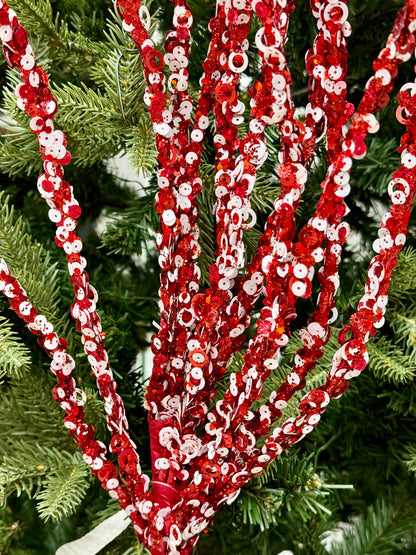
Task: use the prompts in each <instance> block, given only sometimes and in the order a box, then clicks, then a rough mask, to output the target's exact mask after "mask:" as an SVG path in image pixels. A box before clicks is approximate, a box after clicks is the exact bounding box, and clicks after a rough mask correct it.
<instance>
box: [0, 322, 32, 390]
mask: <svg viewBox="0 0 416 555" xmlns="http://www.w3.org/2000/svg"><path fill="white" fill-rule="evenodd" d="M30 365H31V357H30V351H29V350H28V349H27V348H26V347H25V346H24V345H22V342H21V341H19V338H18V335H17V333H16V332H15V331H14V330H13V328H12V325H11V322H10V321H9V320H7V318H4V317H3V316H0V379H1V378H2V377H3V376H5V375H8V376H10V377H14V378H21V377H22V375H23V373H24V372H27V371H28V370H29V368H30Z"/></svg>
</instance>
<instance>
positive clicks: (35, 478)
mask: <svg viewBox="0 0 416 555" xmlns="http://www.w3.org/2000/svg"><path fill="white" fill-rule="evenodd" d="M8 3H9V5H10V6H11V7H12V8H13V9H15V11H16V12H17V13H18V16H19V19H20V20H21V22H22V23H23V24H24V25H25V26H26V27H27V28H28V30H29V33H30V39H31V42H32V44H33V45H34V48H35V51H36V56H37V58H38V60H39V63H40V64H41V65H43V66H44V67H45V68H46V69H47V70H48V72H49V73H50V77H51V86H52V89H53V93H54V95H55V96H56V98H57V100H58V103H59V107H60V109H59V113H58V116H57V120H56V121H57V124H58V125H59V126H60V127H61V128H62V129H63V130H64V131H65V133H66V134H67V137H68V148H69V150H70V151H71V153H72V156H73V162H72V164H71V165H70V166H69V167H68V169H67V174H66V175H67V177H68V180H69V181H70V182H71V184H73V186H74V189H75V191H76V196H77V198H78V199H79V201H80V204H81V206H82V208H83V216H82V218H81V223H80V234H81V236H82V238H83V241H84V244H85V250H86V258H87V260H88V269H89V273H90V276H91V281H92V283H93V284H94V285H95V286H96V288H97V289H98V292H99V295H100V302H99V311H100V315H101V316H102V319H103V324H104V329H105V333H106V340H105V342H106V347H107V348H108V351H109V354H110V359H111V364H112V368H113V370H114V373H115V375H116V377H117V380H118V382H119V392H120V394H121V396H122V397H123V399H124V400H125V402H126V407H127V412H128V418H129V421H130V424H131V429H132V434H133V437H134V439H135V441H136V442H137V444H138V447H139V451H140V455H141V457H142V461H143V466H144V467H145V468H146V466H147V467H149V466H150V464H149V463H150V461H149V452H148V438H147V429H146V426H145V412H144V410H143V409H142V402H143V390H144V385H145V377H144V375H143V368H141V367H140V365H139V363H138V362H137V360H139V359H138V358H137V357H138V355H140V354H141V353H142V352H143V350H144V349H145V348H146V347H147V346H148V341H149V336H150V334H151V333H153V332H154V326H153V324H152V321H153V320H157V296H158V293H157V290H158V278H157V255H156V250H155V248H154V246H153V243H154V237H155V232H156V231H157V227H158V218H157V214H156V212H155V210H154V207H153V196H154V193H155V191H156V185H155V179H154V172H155V168H156V166H157V157H156V151H155V147H154V142H153V129H152V125H151V122H150V119H149V116H148V114H147V109H146V106H145V105H144V103H143V100H142V99H143V93H144V81H143V79H142V74H141V63H140V57H139V55H138V53H137V51H136V49H135V47H134V45H133V42H132V41H131V39H130V38H129V36H128V34H126V33H125V32H124V31H123V30H122V29H121V26H120V21H119V19H118V17H117V15H116V14H115V13H114V9H113V2H112V0H9V2H8ZM190 4H191V7H192V9H193V12H194V19H195V29H194V31H195V33H194V43H193V47H192V48H193V51H192V58H191V64H190V72H191V80H192V82H191V92H192V94H193V95H194V96H195V97H196V96H197V93H198V88H199V87H198V80H199V78H200V76H201V61H202V59H203V56H204V53H205V52H206V47H207V41H208V34H207V23H208V21H209V19H210V17H211V16H212V15H213V13H214V10H215V4H214V2H213V1H212V0H208V1H205V0H204V1H202V0H192V1H191V2H190ZM403 4H404V0H360V1H359V0H351V2H349V5H350V21H351V24H352V27H353V34H352V36H351V37H350V39H349V59H350V62H349V83H348V86H349V90H350V91H351V92H350V100H351V101H352V102H354V104H355V105H356V104H357V103H358V101H359V99H360V98H361V94H362V90H363V87H364V84H365V81H366V79H367V78H368V77H369V76H370V74H371V71H372V69H371V64H372V61H373V59H374V58H375V57H376V55H377V53H378V51H379V49H380V48H381V47H382V45H383V44H384V43H385V40H386V38H387V36H388V34H389V32H390V27H391V23H392V21H393V17H394V14H395V13H396V12H397V10H398V9H399V8H400V7H401V6H402V5H403ZM149 9H150V11H151V13H152V15H154V18H153V25H154V27H155V29H156V27H157V30H158V31H163V30H166V28H167V27H166V26H167V25H168V20H169V14H171V12H172V6H171V4H170V3H169V2H168V0H153V2H152V3H151V4H150V6H149ZM255 28H256V22H255V21H254V23H253V35H254V32H255ZM314 32H315V28H314V23H313V21H312V17H311V16H310V13H309V8H308V1H307V0H298V1H297V8H296V10H295V12H294V15H293V22H292V23H291V27H290V37H289V41H288V45H287V49H288V54H289V62H290V66H291V69H292V72H293V79H294V97H295V100H296V102H297V104H298V106H299V107H302V106H305V104H306V98H307V88H306V80H305V73H304V69H303V60H304V54H305V51H306V50H307V49H308V48H309V47H310V45H311V43H312V40H313V36H314ZM253 35H252V36H253ZM411 66H412V64H408V65H407V66H406V67H403V68H402V69H401V70H400V71H401V77H400V79H399V83H400V85H401V84H403V83H404V82H405V80H406V79H408V80H413V79H414V75H412V71H413V70H412V67H411ZM1 68H2V71H1V76H0V85H1V89H0V90H1V92H0V97H1V99H2V105H3V110H4V112H5V113H6V114H7V117H6V116H3V117H2V118H1V121H0V172H1V174H0V189H1V192H0V257H1V258H4V259H5V260H6V262H7V263H8V264H9V265H10V267H11V269H12V271H13V273H14V275H15V276H16V277H17V278H18V279H19V280H20V281H21V283H22V285H23V286H24V288H25V289H26V291H27V293H28V296H29V298H30V299H31V301H32V302H33V304H34V305H35V306H36V307H37V308H38V309H39V311H40V312H42V313H43V314H45V315H46V316H47V317H48V319H50V321H51V322H53V324H54V326H55V327H56V329H57V330H58V331H59V333H60V334H62V335H63V336H64V337H65V338H66V339H67V340H68V341H69V352H71V354H73V356H74V357H75V358H76V362H77V375H76V379H77V380H78V382H79V383H80V384H82V386H83V387H84V389H86V392H87V396H88V401H87V404H86V413H87V417H88V420H89V421H90V422H92V423H93V424H94V426H95V428H96V429H97V435H98V438H99V439H106V438H107V431H106V427H105V415H104V410H103V406H102V401H101V400H100V399H99V397H98V395H97V393H96V391H95V387H94V380H93V378H92V376H91V374H90V370H89V368H88V365H87V364H86V361H85V357H84V355H82V354H81V353H82V347H81V344H80V340H79V337H78V334H77V333H76V331H75V330H73V329H72V328H73V326H72V323H71V321H70V317H69V316H68V315H69V310H70V306H71V303H72V302H73V301H72V293H71V288H70V284H69V280H68V278H67V275H66V262H65V259H64V258H63V256H62V253H60V252H58V249H57V248H56V245H55V244H54V240H53V234H54V232H53V227H52V225H51V224H50V223H49V222H48V220H47V215H46V213H47V208H46V206H44V203H43V201H42V199H40V198H38V195H37V191H36V178H37V174H38V172H40V171H41V162H40V158H39V152H38V145H37V143H36V138H35V136H34V134H33V133H31V131H30V128H29V121H28V119H27V118H26V116H25V114H23V113H21V112H20V111H19V110H18V109H17V107H16V103H15V101H14V92H13V91H14V88H15V86H16V84H17V82H18V81H17V79H18V76H17V75H16V73H15V72H12V71H10V70H8V69H6V68H5V64H4V63H2V65H1ZM257 70H258V67H257V65H256V62H255V60H254V58H253V59H252V60H251V61H250V65H249V68H248V74H247V79H248V81H250V82H252V80H253V76H254V75H255V74H256V71H257ZM400 85H398V87H397V88H396V93H397V91H398V89H399V87H400ZM392 98H393V101H392V103H391V105H389V106H388V107H386V108H385V109H384V110H383V112H382V113H381V115H380V121H381V122H382V126H381V131H380V133H379V134H378V135H377V136H376V137H374V138H372V139H370V140H369V143H368V144H369V147H368V155H367V157H366V158H365V159H364V160H362V161H360V162H359V163H357V164H356V166H355V167H354V170H353V173H352V184H353V193H352V195H351V198H350V199H348V200H347V203H348V206H349V207H350V209H351V213H350V214H349V216H348V221H349V223H350V225H351V227H352V230H353V233H352V238H353V241H351V242H350V243H349V244H348V245H347V246H346V250H345V257H344V261H343V263H342V265H341V268H340V277H341V290H340V293H339V295H338V309H339V314H340V316H339V319H338V321H337V322H336V327H335V328H334V330H333V333H332V336H331V339H330V341H329V343H328V345H327V346H326V348H325V350H324V354H323V356H322V358H321V359H320V361H319V362H318V364H317V366H316V368H315V369H314V370H313V371H312V372H311V374H310V376H309V378H308V384H307V389H311V388H313V387H316V386H317V385H319V384H322V383H323V382H324V381H325V377H326V373H327V371H328V368H329V365H330V363H331V360H332V356H333V353H334V352H335V350H336V346H337V341H336V333H337V329H339V328H340V327H341V326H342V325H344V324H345V323H346V322H347V319H348V317H349V315H350V314H351V313H352V311H353V309H354V307H355V306H356V303H357V300H358V298H359V296H360V294H361V292H362V288H363V283H364V279H365V271H366V264H367V262H368V260H369V259H370V258H371V252H372V251H371V245H372V242H373V240H374V239H375V236H376V228H377V226H378V223H379V219H380V213H381V212H382V211H383V209H384V207H385V206H386V205H387V194H386V187H387V183H388V182H389V179H390V176H391V173H392V172H393V171H394V169H395V168H396V167H397V164H398V161H399V156H398V154H397V152H396V150H397V147H398V144H399V138H400V134H401V133H402V132H403V130H402V129H400V126H399V125H398V124H397V122H396V121H395V115H394V112H395V108H396V106H397V104H395V100H394V96H392ZM243 100H244V102H245V103H246V106H247V108H248V106H249V97H248V95H247V94H246V95H244V96H243ZM299 114H300V117H301V110H300V111H299ZM209 132H210V133H209V134H211V137H212V134H213V133H214V129H213V126H212V125H211V126H210V129H209ZM267 133H268V140H269V144H270V148H269V159H268V161H267V163H266V164H265V165H264V166H263V168H262V170H261V171H260V172H259V175H258V180H257V183H256V187H255V189H254V192H253V197H252V205H253V208H254V210H255V211H256V212H257V214H258V224H257V226H256V228H255V229H253V230H251V231H250V232H249V233H246V235H245V242H246V251H247V257H248V258H250V256H252V253H253V252H254V250H255V248H256V242H257V238H258V236H259V234H260V230H261V227H262V226H263V224H264V222H265V220H266V217H267V213H268V212H269V211H270V209H271V207H272V205H273V200H274V199H275V197H276V196H277V193H278V190H279V189H278V188H279V185H278V181H277V178H276V172H275V168H276V164H277V152H278V146H279V137H278V136H277V134H276V132H275V130H273V129H269V130H268V131H267ZM323 151H324V144H323V143H321V144H319V145H318V150H317V157H316V160H315V162H314V165H313V168H312V169H311V177H310V181H309V182H308V187H307V190H306V191H305V198H304V201H303V202H302V204H301V207H300V209H299V212H298V220H299V223H302V222H305V221H306V220H307V219H308V218H309V216H310V214H311V211H312V210H313V207H314V206H315V205H316V201H317V198H318V196H319V194H320V190H321V189H320V181H321V179H322V177H323V175H324V172H325V169H326V168H325V161H324V159H323V158H324V157H323V156H322V154H323ZM116 155H117V156H119V155H125V156H126V157H127V158H128V159H129V160H130V162H131V165H132V167H133V168H134V170H135V172H136V175H137V177H136V178H135V179H134V180H133V181H131V182H130V181H123V180H121V179H119V178H117V177H115V176H114V175H112V173H111V171H110V169H109V168H110V165H109V163H108V159H110V158H112V157H113V156H116ZM213 176H214V165H213V152H212V149H210V148H209V146H208V147H207V150H206V152H205V154H204V159H203V163H202V166H201V177H202V179H203V192H202V194H201V195H200V198H199V207H200V211H201V221H200V229H201V244H202V254H201V257H200V266H201V271H202V277H203V279H205V284H206V281H207V276H208V269H209V265H210V263H211V262H212V260H213V253H214V242H215V230H214V224H213V222H214V219H213V215H212V208H213V204H214V202H215V194H214V190H213ZM103 229H104V230H103ZM102 230H103V231H102ZM415 233H416V221H415V217H414V216H412V220H411V225H410V232H409V235H408V245H409V246H408V247H407V248H406V249H404V251H403V253H402V254H401V257H400V260H399V264H398V265H397V267H396V269H395V273H394V279H393V283H392V287H391V296H390V303H389V307H388V311H387V314H386V321H387V324H386V326H385V327H384V328H383V329H382V330H381V333H380V334H379V335H378V336H377V337H376V338H375V339H374V340H373V341H372V342H370V344H369V353H370V364H369V368H368V369H367V370H366V373H365V374H364V375H363V376H361V377H360V378H359V379H358V380H357V381H354V382H353V383H352V384H351V387H350V390H349V391H348V392H347V393H346V395H345V396H344V397H343V398H342V399H341V400H340V401H338V402H335V403H332V404H331V406H330V407H329V409H328V411H327V413H326V415H325V417H324V418H323V419H322V421H321V423H320V425H319V426H318V428H317V429H316V430H315V431H314V432H313V433H312V434H311V435H310V436H309V438H308V439H307V441H305V442H304V444H302V445H301V446H300V447H299V448H298V449H297V450H292V451H290V452H288V453H286V454H285V455H284V456H282V457H281V458H279V459H278V460H277V461H276V462H275V463H274V464H273V465H271V466H270V467H269V468H268V470H267V471H266V472H265V473H264V474H263V475H262V476H260V477H257V478H256V479H255V480H254V481H253V482H252V483H250V484H249V485H248V486H247V487H246V488H245V489H244V491H243V492H242V493H241V495H240V497H239V499H238V500H237V502H236V503H235V504H234V505H232V506H230V507H227V508H226V509H224V511H223V512H222V513H220V514H219V515H218V516H217V517H216V519H215V523H214V527H213V528H212V529H210V530H209V532H208V533H207V534H204V535H203V537H202V538H201V540H200V542H199V544H198V545H197V548H196V552H197V553H198V554H200V555H204V554H208V553H209V554H213V555H232V554H234V553H240V554H241V555H246V554H247V555H275V554H277V553H279V552H280V551H282V550H284V549H288V550H291V551H293V553H295V554H315V553H316V554H318V555H319V554H321V553H327V552H330V553H331V554H332V553H333V554H334V555H338V554H339V555H342V554H346V555H347V554H348V555H356V554H363V555H364V554H367V555H369V554H377V555H379V554H384V553H386V554H392V555H395V554H398V553H400V554H401V553H403V554H409V555H410V554H411V553H415V552H416V537H415V529H416V525H415V523H416V502H415V499H416V497H415V493H416V484H415V474H416V420H415V417H416V383H415V371H416V359H415V357H416V355H415V353H416V349H415V346H416V295H415V293H416V248H415ZM315 298H316V295H315ZM311 306H312V301H303V302H302V304H301V305H300V310H299V315H298V318H297V319H296V320H295V322H294V323H293V341H292V342H291V343H290V345H289V347H288V348H287V349H286V350H285V351H284V353H283V356H282V359H281V364H280V366H279V368H278V369H277V370H276V372H275V373H274V374H273V376H272V377H271V379H270V380H269V382H268V384H267V385H266V387H265V389H264V392H263V396H264V397H265V398H267V397H268V395H269V394H270V392H271V391H273V389H276V388H277V387H279V385H280V384H281V383H282V380H283V379H284V376H285V374H286V372H287V370H288V369H289V368H290V366H291V364H292V363H293V356H294V353H295V351H296V349H297V348H298V347H299V346H300V340H299V336H298V333H297V330H298V329H299V328H300V327H301V326H302V325H304V323H305V322H306V320H307V317H308V315H309V314H310V312H311ZM258 308H260V306H259V307H258ZM0 312H1V316H0V378H1V380H2V382H1V385H0V391H1V397H0V453H1V456H0V457H1V458H0V501H1V503H2V507H3V508H2V509H1V511H0V553H2V554H3V553H4V554H5V555H7V554H13V555H19V554H22V555H23V554H33V553H39V554H43V553H45V554H50V553H54V552H55V550H56V549H57V547H58V546H60V545H62V544H63V543H65V542H68V541H71V540H73V539H76V538H78V537H80V536H82V535H84V534H85V533H87V532H88V531H89V530H90V529H91V528H92V527H93V526H95V525H96V524H97V523H98V522H100V521H102V520H104V519H105V518H107V517H108V516H110V515H111V514H113V513H114V512H116V511H117V510H118V506H117V504H115V503H114V502H112V501H109V500H108V498H107V496H106V493H105V492H103V491H102V490H101V489H100V488H99V487H98V486H97V484H96V483H95V481H94V480H92V479H91V476H90V473H89V471H88V467H87V466H86V464H85V463H84V462H83V460H82V457H81V455H80V454H79V453H78V451H77V450H76V448H75V445H74V444H73V443H72V440H71V438H70V436H69V435H68V434H67V432H66V430H65V429H64V427H63V425H62V416H63V413H62V411H61V409H60V408H59V407H58V406H57V404H56V403H55V401H54V400H53V397H52V389H53V386H54V380H53V378H52V377H51V376H50V375H49V367H48V360H47V357H46V356H44V355H43V354H42V353H41V352H40V350H39V349H38V348H37V345H36V342H35V340H34V338H33V337H32V336H30V334H29V333H28V332H27V331H26V330H25V329H24V327H23V326H22V324H21V323H20V322H18V321H17V320H16V318H15V317H14V315H13V314H12V312H11V311H10V310H8V308H7V306H6V303H5V301H4V300H3V299H0ZM247 335H248V336H250V330H249V332H248V334H247ZM241 364H242V359H241V356H240V355H237V356H236V357H235V359H234V360H233V362H232V364H231V365H230V367H229V368H228V370H227V374H228V373H229V372H231V371H235V370H236V369H238V368H239V367H240V366H241ZM224 391H225V390H224V384H220V387H219V391H218V396H217V399H218V398H220V397H221V395H223V394H224ZM290 410H292V412H293V414H295V411H296V408H295V403H293V405H292V406H291V407H290ZM340 522H343V523H348V526H347V531H346V532H345V533H344V534H343V539H342V542H341V543H339V544H337V543H336V542H332V543H331V546H330V547H328V545H329V543H328V541H327V538H328V532H330V531H331V530H334V529H336V528H337V525H338V524H339V523H340ZM325 546H327V547H325ZM110 552H111V553H116V554H119V555H122V554H124V555H127V554H130V553H143V554H144V553H145V549H144V548H142V547H140V546H137V545H136V540H135V536H134V533H133V531H132V529H131V528H129V529H127V530H126V531H125V532H124V533H123V534H122V535H121V536H120V537H119V538H118V539H117V540H115V541H114V542H113V543H112V544H111V545H110V546H108V548H107V549H106V550H103V552H102V553H103V554H104V553H110Z"/></svg>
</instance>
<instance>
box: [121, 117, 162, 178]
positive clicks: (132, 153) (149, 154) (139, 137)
mask: <svg viewBox="0 0 416 555" xmlns="http://www.w3.org/2000/svg"><path fill="white" fill-rule="evenodd" d="M125 137H126V144H125V146H126V152H127V154H128V155H129V159H130V162H131V164H132V166H133V168H134V169H135V170H136V172H137V173H139V170H142V171H143V173H144V174H152V173H153V172H154V170H155V168H156V166H157V153H156V148H155V145H154V134H153V129H152V128H151V126H150V122H149V121H148V120H147V118H145V117H143V118H141V119H140V120H139V121H138V122H137V124H136V125H135V126H134V127H130V128H128V129H127V130H126V135H125Z"/></svg>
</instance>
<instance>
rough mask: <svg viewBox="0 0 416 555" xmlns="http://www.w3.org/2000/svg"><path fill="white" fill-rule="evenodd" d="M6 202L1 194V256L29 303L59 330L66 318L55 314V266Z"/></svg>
mask: <svg viewBox="0 0 416 555" xmlns="http://www.w3.org/2000/svg"><path fill="white" fill-rule="evenodd" d="M8 203H9V199H8V197H6V196H5V195H4V194H3V193H0V204H1V205H2V206H1V208H0V257H1V258H3V259H4V260H5V261H6V263H7V264H8V266H9V267H10V268H11V270H12V272H13V274H14V275H15V276H16V278H17V279H18V280H19V281H20V283H21V284H22V286H23V287H24V288H25V290H26V291H27V294H28V297H29V298H30V299H31V302H32V304H33V305H34V306H36V308H37V310H39V312H40V313H41V314H44V315H45V316H46V317H47V319H48V320H50V321H51V322H52V323H53V325H54V328H55V329H57V330H58V333H62V332H63V331H64V330H65V324H64V322H65V321H66V318H65V319H64V317H63V316H58V314H59V297H60V293H59V284H58V279H57V276H58V272H57V268H56V265H55V264H51V260H50V256H49V254H48V253H47V252H46V251H45V250H44V249H43V247H42V245H40V244H39V243H36V240H35V239H34V238H33V237H31V236H30V235H29V234H28V233H27V230H26V226H25V224H24V222H23V219H22V218H21V217H20V218H16V216H15V213H14V210H13V208H9V205H8Z"/></svg>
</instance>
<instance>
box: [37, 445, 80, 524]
mask: <svg viewBox="0 0 416 555" xmlns="http://www.w3.org/2000/svg"><path fill="white" fill-rule="evenodd" d="M69 463H70V464H69ZM89 475H90V472H89V467H88V466H87V464H86V463H85V462H84V461H83V460H82V457H81V455H80V454H78V453H77V454H76V455H73V456H72V458H71V460H69V461H68V460H66V461H65V463H64V464H63V465H62V466H60V467H59V468H58V469H57V470H56V473H55V475H48V478H47V479H46V480H44V481H43V482H42V490H41V491H40V492H39V493H38V494H37V495H36V499H37V501H38V503H37V508H38V511H39V515H40V517H41V518H42V519H43V520H45V521H48V520H53V521H55V522H58V521H59V520H61V519H62V518H63V517H64V516H69V515H71V514H72V513H73V512H74V511H75V510H76V508H77V507H78V505H80V504H81V503H82V501H83V499H84V497H85V494H86V492H87V490H88V488H89V485H90V484H89V481H88V479H87V478H88V477H89Z"/></svg>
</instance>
